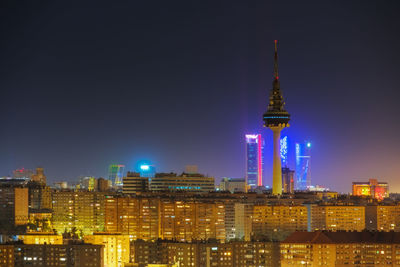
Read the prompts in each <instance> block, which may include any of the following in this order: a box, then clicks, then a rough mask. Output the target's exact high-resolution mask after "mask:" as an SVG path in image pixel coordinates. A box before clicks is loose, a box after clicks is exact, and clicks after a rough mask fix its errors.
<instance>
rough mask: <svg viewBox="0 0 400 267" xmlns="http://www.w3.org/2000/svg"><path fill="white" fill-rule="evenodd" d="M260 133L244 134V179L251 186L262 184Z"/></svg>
mask: <svg viewBox="0 0 400 267" xmlns="http://www.w3.org/2000/svg"><path fill="white" fill-rule="evenodd" d="M262 150H263V145H262V138H261V134H246V181H247V184H248V185H249V186H251V187H256V186H262V185H263V181H262V178H263V160H262Z"/></svg>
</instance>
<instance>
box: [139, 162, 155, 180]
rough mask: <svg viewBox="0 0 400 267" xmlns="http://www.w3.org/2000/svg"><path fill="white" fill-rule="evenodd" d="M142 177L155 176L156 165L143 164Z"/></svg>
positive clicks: (140, 170)
mask: <svg viewBox="0 0 400 267" xmlns="http://www.w3.org/2000/svg"><path fill="white" fill-rule="evenodd" d="M139 173H140V177H148V178H153V177H154V176H155V175H156V167H154V166H153V165H150V164H141V165H140V166H139Z"/></svg>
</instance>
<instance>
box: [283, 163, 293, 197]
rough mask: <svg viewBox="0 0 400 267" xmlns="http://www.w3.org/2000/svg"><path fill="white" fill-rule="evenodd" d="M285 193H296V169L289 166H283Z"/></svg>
mask: <svg viewBox="0 0 400 267" xmlns="http://www.w3.org/2000/svg"><path fill="white" fill-rule="evenodd" d="M282 186H283V193H294V171H292V170H291V169H289V168H288V167H283V168H282Z"/></svg>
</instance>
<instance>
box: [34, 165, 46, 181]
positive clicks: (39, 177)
mask: <svg viewBox="0 0 400 267" xmlns="http://www.w3.org/2000/svg"><path fill="white" fill-rule="evenodd" d="M31 180H32V181H34V182H38V183H42V184H46V175H44V169H43V168H36V174H33V175H32V177H31Z"/></svg>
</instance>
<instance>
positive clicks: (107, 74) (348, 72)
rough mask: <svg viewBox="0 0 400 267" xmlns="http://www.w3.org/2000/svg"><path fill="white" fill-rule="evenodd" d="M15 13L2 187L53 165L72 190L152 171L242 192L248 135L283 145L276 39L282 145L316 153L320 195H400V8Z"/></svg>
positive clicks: (265, 5) (181, 5) (172, 6)
mask: <svg viewBox="0 0 400 267" xmlns="http://www.w3.org/2000/svg"><path fill="white" fill-rule="evenodd" d="M8 2H9V3H3V4H2V8H1V13H0V29H1V42H0V89H1V97H0V114H1V115H0V121H1V126H2V129H1V134H0V135H1V136H0V147H1V151H0V176H1V175H8V174H11V171H12V170H13V169H15V168H18V167H22V166H23V167H25V168H34V167H36V166H38V165H41V166H43V167H45V170H46V173H47V175H48V179H49V180H50V182H53V181H56V180H68V181H73V180H75V179H76V178H77V177H78V176H80V175H94V176H105V175H106V172H107V166H108V164H110V163H123V164H126V165H127V166H129V167H128V169H131V168H133V166H134V165H135V163H136V162H137V161H139V160H143V159H147V160H150V161H151V162H153V163H154V164H155V165H156V166H157V169H158V170H159V171H181V170H183V168H184V166H185V165H186V164H197V165H199V169H200V171H201V172H203V173H207V174H209V175H213V176H215V177H217V178H220V177H221V176H233V177H240V176H242V177H243V176H244V169H245V157H244V153H245V149H244V148H245V147H244V134H245V133H247V132H262V133H263V134H265V135H266V136H265V138H266V144H267V147H269V148H270V145H271V138H272V135H271V133H270V132H269V131H267V130H266V129H263V128H262V114H263V112H264V111H265V109H266V106H267V100H268V92H269V90H270V88H271V83H272V71H273V70H272V68H273V62H272V60H273V40H274V39H278V40H279V42H280V43H279V57H280V62H279V66H280V79H281V86H282V89H283V93H284V96H285V98H286V103H287V105H286V108H287V110H288V111H289V112H290V113H291V115H292V120H291V127H290V128H289V129H287V130H285V132H284V133H285V134H288V135H289V137H290V138H291V139H292V140H293V141H294V140H304V139H310V140H312V142H313V154H312V182H313V184H324V185H327V186H329V187H331V188H332V189H335V190H339V191H349V190H350V188H351V181H353V180H366V179H368V178H370V177H376V178H378V179H380V180H384V181H388V182H389V183H390V186H391V189H392V191H399V192H400V179H399V178H400V177H399V173H400V164H399V163H400V142H399V131H400V120H399V116H400V105H399V104H398V101H399V98H400V93H399V90H400V88H399V84H400V75H399V70H400V63H399V62H400V50H399V47H400V37H399V32H400V29H399V26H400V19H399V17H398V14H399V11H400V10H399V4H398V3H397V2H398V1H284V2H283V1H279V3H278V1H274V2H270V1H241V2H239V1H210V2H205V1H204V2H203V1H202V2H198V3H195V2H192V1H140V2H139V1H129V2H124V3H122V2H121V3H116V2H113V5H112V6H110V2H107V3H105V2H102V1H86V2H85V3H81V5H80V6H79V7H78V6H73V5H63V4H61V3H55V2H54V1H41V4H38V3H35V4H29V3H28V2H27V3H24V2H22V3H19V4H15V3H11V2H12V1H8ZM267 150H268V153H267V155H266V161H267V163H266V173H267V176H266V183H267V184H271V181H270V180H271V174H270V173H271V172H272V171H271V168H270V152H271V151H270V150H271V149H267ZM293 151H294V149H292V152H293Z"/></svg>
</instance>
